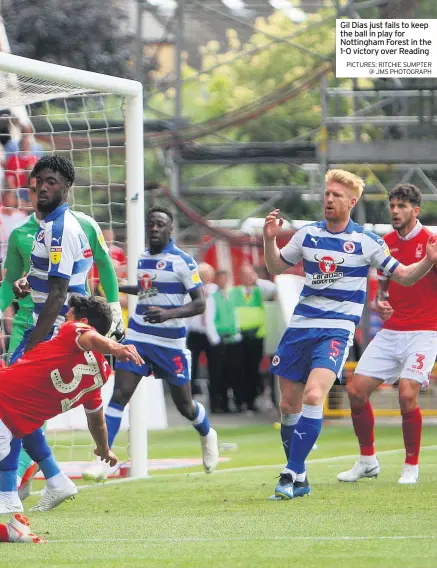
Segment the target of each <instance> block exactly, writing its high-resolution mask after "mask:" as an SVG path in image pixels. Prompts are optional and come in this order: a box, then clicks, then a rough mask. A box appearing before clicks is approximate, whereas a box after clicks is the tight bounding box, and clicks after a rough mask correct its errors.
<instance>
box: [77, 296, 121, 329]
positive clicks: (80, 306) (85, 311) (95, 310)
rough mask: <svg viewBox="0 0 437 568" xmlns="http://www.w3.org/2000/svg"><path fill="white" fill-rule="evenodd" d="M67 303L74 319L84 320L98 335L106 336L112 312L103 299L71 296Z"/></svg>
mask: <svg viewBox="0 0 437 568" xmlns="http://www.w3.org/2000/svg"><path fill="white" fill-rule="evenodd" d="M68 303H69V305H70V307H71V308H73V310H74V315H75V316H76V319H78V320H80V319H82V318H86V319H87V320H88V323H89V324H90V325H92V326H93V327H94V328H95V329H96V330H97V331H98V332H99V333H100V335H106V334H107V333H108V331H109V330H110V329H111V324H112V312H111V308H110V307H109V304H108V302H107V301H106V300H105V298H102V297H100V296H81V295H80V294H72V295H71V296H70V301H69V302H68Z"/></svg>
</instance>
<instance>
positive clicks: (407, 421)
mask: <svg viewBox="0 0 437 568" xmlns="http://www.w3.org/2000/svg"><path fill="white" fill-rule="evenodd" d="M402 433H403V435H404V444H405V454H406V455H405V463H406V464H409V465H417V464H418V463H419V453H420V441H421V438H422V413H421V411H420V408H419V407H418V406H417V407H416V408H415V409H414V410H412V411H411V412H407V413H406V414H402Z"/></svg>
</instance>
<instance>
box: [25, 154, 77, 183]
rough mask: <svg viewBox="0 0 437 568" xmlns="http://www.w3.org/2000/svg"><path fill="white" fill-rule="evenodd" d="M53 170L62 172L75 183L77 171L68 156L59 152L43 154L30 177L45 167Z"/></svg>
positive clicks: (68, 179)
mask: <svg viewBox="0 0 437 568" xmlns="http://www.w3.org/2000/svg"><path fill="white" fill-rule="evenodd" d="M46 168H47V169H49V170H52V171H54V172H58V173H60V174H61V175H62V176H64V178H65V179H66V180H67V181H69V182H70V183H71V185H73V183H74V179H75V177H76V173H75V171H74V167H73V164H72V163H71V162H70V160H67V158H64V157H63V156H59V155H58V154H52V155H51V156H43V157H42V158H40V159H39V160H38V161H37V163H36V164H35V166H34V168H33V170H32V172H31V173H30V177H35V176H37V175H38V174H39V172H41V171H42V170H45V169H46Z"/></svg>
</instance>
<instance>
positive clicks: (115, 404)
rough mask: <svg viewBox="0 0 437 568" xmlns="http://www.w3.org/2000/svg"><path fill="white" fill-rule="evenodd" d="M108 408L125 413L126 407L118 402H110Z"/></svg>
mask: <svg viewBox="0 0 437 568" xmlns="http://www.w3.org/2000/svg"><path fill="white" fill-rule="evenodd" d="M108 406H110V407H111V408H115V409H116V410H120V412H124V406H123V405H122V404H119V403H118V402H114V401H113V400H110V401H109V404H108Z"/></svg>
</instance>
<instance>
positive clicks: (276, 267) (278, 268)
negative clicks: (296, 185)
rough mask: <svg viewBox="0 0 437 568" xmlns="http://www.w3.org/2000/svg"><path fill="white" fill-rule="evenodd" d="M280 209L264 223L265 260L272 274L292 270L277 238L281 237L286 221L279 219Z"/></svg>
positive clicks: (272, 212)
mask: <svg viewBox="0 0 437 568" xmlns="http://www.w3.org/2000/svg"><path fill="white" fill-rule="evenodd" d="M278 215H279V209H274V210H273V211H271V212H270V213H269V214H268V215H267V217H266V218H265V221H264V229H263V236H264V259H265V263H266V266H267V270H268V271H269V272H270V274H282V273H283V272H285V271H286V270H288V268H290V267H289V266H288V265H287V264H286V263H285V262H284V261H283V260H282V259H281V255H280V253H279V248H278V245H277V244H276V237H277V236H278V235H279V233H280V232H281V229H282V225H283V224H284V219H283V218H282V217H280V218H279V219H278Z"/></svg>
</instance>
